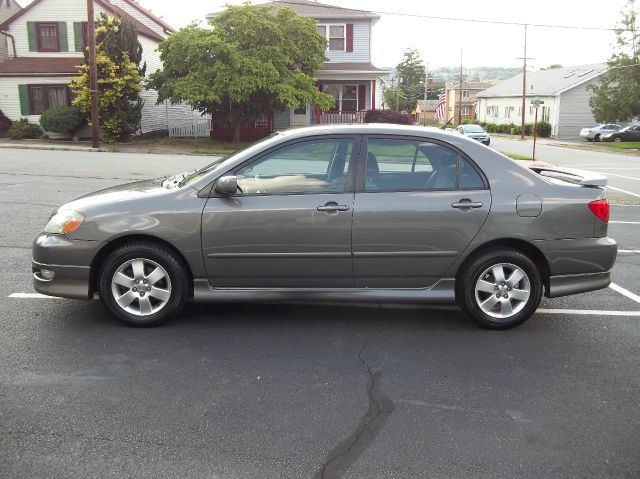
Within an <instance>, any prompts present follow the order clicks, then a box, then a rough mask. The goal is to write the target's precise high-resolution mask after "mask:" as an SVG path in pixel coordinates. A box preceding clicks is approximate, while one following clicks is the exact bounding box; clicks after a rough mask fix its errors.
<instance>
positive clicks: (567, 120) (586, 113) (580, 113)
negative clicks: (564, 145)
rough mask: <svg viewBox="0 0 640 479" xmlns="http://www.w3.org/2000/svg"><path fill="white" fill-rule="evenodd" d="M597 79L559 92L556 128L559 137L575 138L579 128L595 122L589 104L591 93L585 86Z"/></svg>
mask: <svg viewBox="0 0 640 479" xmlns="http://www.w3.org/2000/svg"><path fill="white" fill-rule="evenodd" d="M597 81H599V80H598V79H594V80H591V81H590V82H587V83H583V84H582V85H579V86H577V87H575V88H572V89H571V90H568V91H566V92H564V93H562V94H561V99H562V109H561V110H560V112H559V115H558V130H557V137H558V138H559V139H562V140H572V139H575V140H577V139H579V138H580V129H582V128H584V127H587V126H593V125H595V124H596V120H595V118H594V117H593V113H592V111H591V106H590V105H589V99H590V98H591V97H592V96H593V93H592V92H590V91H588V90H587V86H588V85H590V84H592V83H594V82H597Z"/></svg>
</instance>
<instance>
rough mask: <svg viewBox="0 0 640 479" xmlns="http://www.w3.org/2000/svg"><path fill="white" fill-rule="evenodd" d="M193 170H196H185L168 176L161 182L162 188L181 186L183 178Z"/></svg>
mask: <svg viewBox="0 0 640 479" xmlns="http://www.w3.org/2000/svg"><path fill="white" fill-rule="evenodd" d="M195 171H196V170H190V171H185V172H184V173H179V174H177V175H173V176H170V177H168V178H166V179H165V180H164V181H163V182H162V187H163V188H179V187H180V186H182V183H183V182H184V180H185V178H187V177H188V176H189V175H191V174H192V173H194V172H195Z"/></svg>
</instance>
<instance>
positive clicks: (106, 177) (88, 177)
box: [0, 173, 147, 181]
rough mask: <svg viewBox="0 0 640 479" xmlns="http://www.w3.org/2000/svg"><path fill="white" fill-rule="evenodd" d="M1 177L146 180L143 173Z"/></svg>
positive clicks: (30, 174) (28, 174)
mask: <svg viewBox="0 0 640 479" xmlns="http://www.w3.org/2000/svg"><path fill="white" fill-rule="evenodd" d="M0 174H1V175H7V176H28V177H35V178H74V179H80V180H125V181H130V180H133V181H136V180H140V179H144V178H147V177H146V176H144V173H132V174H134V175H136V176H78V175H52V174H45V173H39V174H35V173H0Z"/></svg>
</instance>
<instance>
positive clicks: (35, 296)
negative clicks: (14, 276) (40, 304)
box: [9, 293, 63, 299]
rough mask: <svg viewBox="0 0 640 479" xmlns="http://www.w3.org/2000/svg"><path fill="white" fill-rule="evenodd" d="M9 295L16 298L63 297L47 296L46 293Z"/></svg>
mask: <svg viewBox="0 0 640 479" xmlns="http://www.w3.org/2000/svg"><path fill="white" fill-rule="evenodd" d="M9 297H10V298H16V299H63V298H58V297H57V296H47V295H46V294H40V293H12V294H10V295H9Z"/></svg>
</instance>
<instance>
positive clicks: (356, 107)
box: [207, 0, 388, 129]
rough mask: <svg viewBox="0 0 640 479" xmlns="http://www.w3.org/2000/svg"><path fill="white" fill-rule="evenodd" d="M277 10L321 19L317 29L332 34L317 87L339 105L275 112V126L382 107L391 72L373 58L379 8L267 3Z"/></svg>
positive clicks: (353, 117)
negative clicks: (384, 83)
mask: <svg viewBox="0 0 640 479" xmlns="http://www.w3.org/2000/svg"><path fill="white" fill-rule="evenodd" d="M267 5H269V6H270V7H271V8H272V9H273V10H274V11H277V10H279V9H282V8H291V9H293V10H294V11H295V12H296V13H297V14H298V15H300V16H304V17H309V18H312V19H314V20H316V22H317V29H318V33H320V34H321V35H323V36H325V37H326V39H327V51H326V56H327V58H328V61H327V62H326V63H325V64H324V66H323V67H322V69H321V70H320V71H318V72H317V77H318V88H319V89H320V90H321V91H323V92H326V93H329V94H331V95H332V96H333V98H334V101H335V107H334V109H332V110H330V111H320V110H316V109H315V108H314V106H313V105H301V106H300V107H299V108H295V109H289V110H286V111H283V112H273V115H272V118H270V119H269V120H270V121H271V122H272V125H271V126H272V128H273V129H282V128H288V127H290V126H304V125H309V124H318V123H358V122H362V120H363V118H364V114H365V112H366V111H367V110H370V109H376V108H379V107H380V102H381V99H382V92H381V90H382V88H381V86H382V77H385V76H386V75H387V73H388V72H387V71H386V70H381V69H379V68H377V67H375V66H374V65H373V64H372V63H371V36H372V31H373V26H374V25H375V24H376V22H377V21H378V20H379V19H380V16H379V15H378V14H376V13H372V12H368V11H364V10H354V9H351V8H343V7H338V6H333V5H327V4H324V3H320V2H316V1H312V0H286V1H284V0H283V1H273V2H269V3H267ZM215 15H216V14H215V13H212V14H209V15H207V18H211V17H213V16H215Z"/></svg>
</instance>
